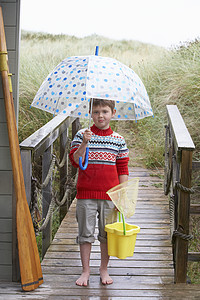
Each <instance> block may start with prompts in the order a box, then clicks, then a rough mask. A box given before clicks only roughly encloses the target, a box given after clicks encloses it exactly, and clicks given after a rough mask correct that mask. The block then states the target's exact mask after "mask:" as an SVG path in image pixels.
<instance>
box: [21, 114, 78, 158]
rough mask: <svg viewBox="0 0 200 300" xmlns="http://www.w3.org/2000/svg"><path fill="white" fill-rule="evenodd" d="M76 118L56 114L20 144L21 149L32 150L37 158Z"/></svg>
mask: <svg viewBox="0 0 200 300" xmlns="http://www.w3.org/2000/svg"><path fill="white" fill-rule="evenodd" d="M74 120H75V118H71V117H66V116H64V115H61V116H56V117H54V118H53V119H52V120H51V121H49V122H48V123H47V124H45V125H44V126H43V127H41V128H40V129H38V130H37V131H35V132H34V133H33V134H32V135H30V136H29V137H28V138H26V139H25V140H24V141H23V142H21V144H20V148H21V150H31V151H32V155H34V157H35V158H37V157H39V156H40V155H42V154H43V153H44V151H45V150H46V149H48V147H49V146H50V145H51V144H53V143H54V142H55V140H56V139H57V138H58V137H59V136H60V135H61V134H62V133H63V132H64V131H66V129H67V128H69V126H70V125H71V124H72V122H73V121H74Z"/></svg>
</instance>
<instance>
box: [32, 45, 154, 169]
mask: <svg viewBox="0 0 200 300" xmlns="http://www.w3.org/2000/svg"><path fill="white" fill-rule="evenodd" d="M97 47H98V46H97ZM97 52H98V50H97V48H96V55H88V56H72V57H68V58H66V59H64V60H63V61H62V62H60V63H59V64H58V65H57V66H56V67H55V69H54V70H53V71H52V72H51V73H50V74H49V75H48V76H47V78H46V79H45V80H44V82H43V83H42V85H41V87H40V88H39V90H38V92H37V94H36V96H35V97H34V99H33V102H32V104H31V106H34V107H37V108H40V109H42V110H44V111H47V112H50V113H52V114H53V115H56V114H60V113H62V114H66V116H73V117H80V118H89V119H90V120H91V114H89V102H90V99H94V98H97V99H108V100H115V101H116V107H115V109H116V114H115V117H114V118H113V119H115V120H136V121H137V120H138V119H143V118H145V117H148V116H153V111H152V108H151V104H150V101H149V97H148V94H147V91H146V89H145V86H144V84H143V83H142V81H141V79H140V78H139V76H138V75H137V74H136V73H135V72H134V71H133V70H132V69H130V68H129V67H127V66H126V65H124V64H122V63H121V62H119V61H117V60H116V59H113V58H110V57H101V56H98V55H97ZM88 152H89V149H88V148H87V150H86V160H85V166H84V167H83V166H82V162H81V159H82V158H80V167H81V168H82V169H83V170H84V169H86V167H87V163H88V159H87V156H88Z"/></svg>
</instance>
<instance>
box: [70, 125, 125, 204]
mask: <svg viewBox="0 0 200 300" xmlns="http://www.w3.org/2000/svg"><path fill="white" fill-rule="evenodd" d="M90 129H91V131H92V137H91V140H90V142H89V143H88V147H89V161H88V167H87V169H86V170H84V171H83V170H81V169H80V168H79V174H78V182H77V195H76V198H77V199H103V200H104V199H105V200H110V197H109V196H108V195H107V194H106V192H107V191H108V190H109V189H110V188H112V187H114V186H116V185H117V184H119V178H118V176H119V175H128V174H129V173H128V161H129V157H128V154H129V150H128V148H127V146H126V143H125V140H124V138H123V137H122V136H121V135H119V134H118V133H116V132H113V131H112V129H111V128H110V127H109V128H108V129H105V130H102V129H99V128H97V127H96V126H95V125H93V126H92V127H91V128H90ZM84 131H85V129H81V130H79V131H78V132H77V133H76V135H75V137H74V139H73V141H72V144H71V151H70V154H69V158H70V160H71V163H72V165H73V166H74V167H76V168H78V167H79V166H78V164H77V163H76V162H75V161H74V158H73V154H74V152H75V151H76V150H77V148H78V147H79V146H80V144H81V143H82V141H83V132H84Z"/></svg>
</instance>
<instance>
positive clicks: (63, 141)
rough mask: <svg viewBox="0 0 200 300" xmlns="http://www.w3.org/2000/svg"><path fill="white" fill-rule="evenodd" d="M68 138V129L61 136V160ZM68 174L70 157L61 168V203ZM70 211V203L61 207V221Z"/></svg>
mask: <svg viewBox="0 0 200 300" xmlns="http://www.w3.org/2000/svg"><path fill="white" fill-rule="evenodd" d="M67 137H68V128H67V130H66V131H64V132H63V133H62V134H61V135H60V159H62V158H63V156H64V154H65V148H66V147H67ZM67 172H68V157H67V163H65V164H64V166H63V167H62V168H60V201H61V200H62V198H63V196H64V193H65V183H66V179H67ZM67 210H68V203H65V204H64V205H63V206H61V207H60V221H62V219H63V218H64V217H65V215H66V213H67Z"/></svg>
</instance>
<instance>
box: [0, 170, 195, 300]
mask: <svg viewBox="0 0 200 300" xmlns="http://www.w3.org/2000/svg"><path fill="white" fill-rule="evenodd" d="M136 176H137V177H140V187H139V195H138V202H137V206H136V213H135V214H134V216H133V217H131V218H130V219H128V220H126V221H127V222H128V223H132V224H136V225H138V226H140V228H141V231H140V233H139V234H138V235H137V241H136V246H135V252H134V255H133V257H129V258H126V259H125V260H119V259H117V258H115V257H111V258H110V262H109V273H110V275H111V276H112V278H113V279H114V283H113V284H112V285H109V286H103V285H102V284H101V282H100V278H99V265H100V247H99V243H98V241H96V242H95V243H94V245H93V247H92V253H91V276H90V281H89V285H88V287H79V286H76V284H75V280H76V279H77V278H78V276H79V275H80V273H81V261H80V255H79V247H78V245H77V244H76V234H77V223H76V220H75V206H76V205H75V201H74V202H73V203H72V205H71V207H70V210H69V212H68V214H67V215H66V217H65V218H64V220H63V222H62V224H61V226H60V228H59V230H58V232H57V233H56V236H55V238H54V240H53V242H52V244H51V246H50V247H49V249H48V251H47V253H46V255H45V257H44V260H43V262H42V269H43V275H44V284H43V285H42V286H41V287H39V288H38V289H37V290H35V291H33V292H29V293H24V292H21V291H20V286H19V284H15V283H9V284H8V285H7V284H6V283H1V284H0V299H22V298H23V299H24V298H27V299H127V298H129V299H139V300H144V299H174V298H176V299H200V286H199V285H186V284H176V285H175V284H173V281H174V270H173V258H172V248H171V241H170V220H169V209H168V207H169V204H168V197H167V196H164V194H163V188H162V182H163V179H160V178H159V177H158V176H156V174H154V173H153V172H151V171H148V170H146V169H142V168H139V167H137V168H134V169H132V168H130V178H131V177H136Z"/></svg>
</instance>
